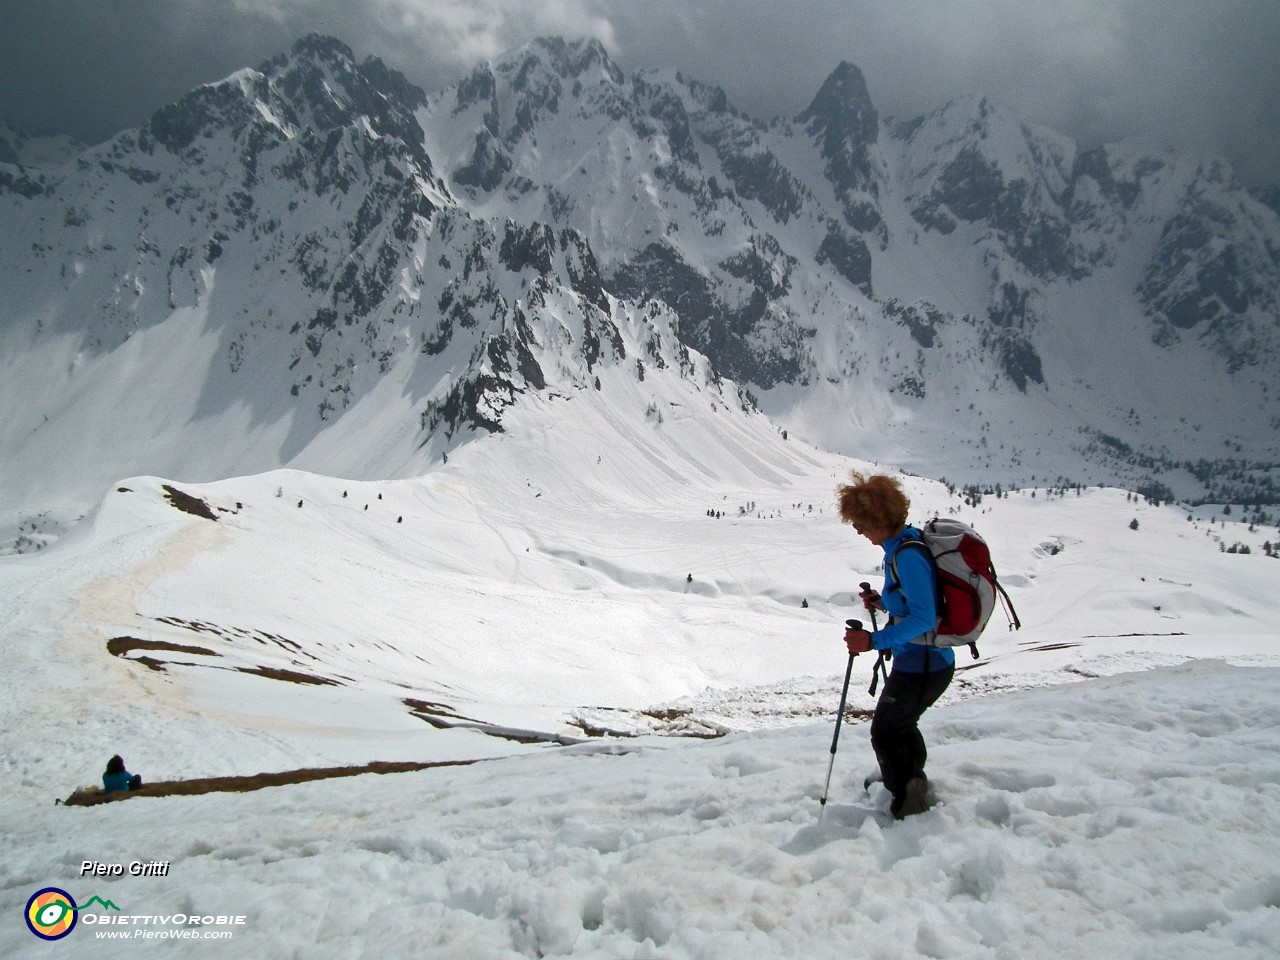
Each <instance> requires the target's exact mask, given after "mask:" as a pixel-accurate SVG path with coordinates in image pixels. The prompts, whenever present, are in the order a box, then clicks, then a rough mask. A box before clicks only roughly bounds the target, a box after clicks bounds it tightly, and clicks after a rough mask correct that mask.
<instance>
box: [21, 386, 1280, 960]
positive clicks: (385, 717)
mask: <svg viewBox="0 0 1280 960" xmlns="http://www.w3.org/2000/svg"><path fill="white" fill-rule="evenodd" d="M680 397H681V398H683V399H686V400H687V396H686V394H684V393H681V394H680ZM672 402H674V401H672ZM672 402H667V403H655V407H656V410H655V412H654V413H653V414H647V413H643V412H641V413H639V414H637V415H636V416H637V417H641V416H643V417H644V423H643V424H641V423H630V424H627V426H626V429H625V432H623V433H622V434H621V435H619V434H616V433H610V430H615V431H617V430H621V429H622V428H621V427H620V426H619V424H620V423H622V422H624V421H621V420H619V419H618V418H617V417H613V416H610V417H601V418H600V419H599V420H598V421H596V420H592V419H588V417H587V414H586V411H587V410H588V409H595V408H588V406H587V405H584V404H571V403H567V402H565V401H564V400H557V399H555V398H546V399H541V400H538V401H537V402H536V403H535V404H534V405H533V406H532V407H530V408H529V409H528V411H527V413H526V412H524V410H521V411H519V412H517V413H516V414H515V417H514V419H513V420H512V421H511V427H510V429H509V430H508V432H507V433H505V434H502V435H497V436H495V437H493V438H490V440H488V441H486V442H484V443H479V444H470V445H467V446H466V447H464V448H462V449H460V450H458V451H456V453H455V454H454V455H451V456H450V457H449V459H448V462H447V463H446V464H443V465H442V466H441V467H440V468H438V469H436V470H434V471H432V472H431V473H429V474H427V475H425V476H423V477H421V478H419V479H413V480H401V481H394V482H391V481H389V482H359V483H357V482H352V481H347V480H339V479H334V478H327V477H322V476H319V475H313V474H305V473H300V472H296V471H280V472H274V473H268V474H263V475H259V476H253V477H243V478H236V479H229V480H225V481H221V482H218V483H210V484H202V485H194V484H171V483H168V482H167V481H165V480H162V479H160V478H148V477H139V478H132V479H129V480H124V481H121V482H120V483H119V484H118V485H117V487H116V488H114V489H113V490H112V492H110V493H109V494H108V495H107V496H106V497H105V498H104V501H103V503H102V505H101V506H100V508H99V509H98V510H97V511H96V512H95V513H94V514H93V516H92V517H90V518H89V519H88V520H86V521H85V522H84V523H83V524H82V525H81V526H80V527H78V528H76V530H74V531H73V532H72V533H71V534H69V535H68V536H66V537H64V538H63V539H62V540H60V541H59V542H58V543H57V544H55V545H53V546H52V547H50V548H49V549H47V550H45V551H42V552H41V553H39V554H35V555H31V556H24V557H7V558H2V559H0V617H2V618H3V620H2V623H3V628H2V631H0V635H3V637H4V642H5V652H6V658H7V664H6V665H7V668H8V676H9V677H10V678H11V679H10V682H8V683H6V684H4V685H3V686H0V730H2V731H3V737H4V749H3V751H0V769H3V771H4V773H5V775H6V776H5V779H6V782H7V783H8V784H9V785H10V789H9V790H8V791H6V793H5V795H4V797H3V798H0V807H2V809H3V816H2V817H0V824H3V827H2V828H0V829H2V830H3V837H4V840H5V847H6V850H7V851H8V853H7V855H6V857H5V859H4V862H3V865H0V915H3V916H4V917H7V918H8V919H7V920H6V921H4V922H3V923H0V952H3V953H4V955H6V956H20V957H21V956H38V955H47V953H48V951H49V950H50V949H56V948H51V947H50V946H49V945H48V944H45V943H43V942H41V941H39V940H38V939H37V938H36V937H34V936H33V935H32V934H31V933H30V932H29V931H28V930H27V929H26V928H25V925H23V924H22V923H21V922H19V919H18V918H19V916H20V915H21V914H22V913H23V908H24V904H26V902H27V900H28V899H29V898H30V897H31V896H32V895H33V894H34V893H36V892H37V891H38V890H40V889H41V888H43V887H46V886H54V887H59V888H61V889H64V890H66V891H68V892H70V893H71V894H72V895H73V896H74V897H76V898H77V899H78V900H79V901H80V902H81V903H82V904H84V903H86V902H87V901H88V900H89V899H90V898H91V897H94V896H96V897H99V898H101V899H102V900H111V901H112V902H113V903H115V904H116V905H117V906H118V907H119V908H120V909H119V911H118V912H117V911H112V910H110V909H107V908H103V907H101V906H100V905H95V906H93V907H91V908H86V909H85V910H84V911H83V912H82V914H81V918H80V923H79V925H78V927H77V929H75V930H74V931H72V933H71V935H70V937H69V938H68V940H66V941H65V942H64V943H63V948H65V949H68V950H70V951H72V955H93V956H124V955H126V954H127V953H130V952H132V951H136V950H137V949H138V944H137V943H136V942H128V941H125V942H119V943H108V942H97V933H99V932H101V931H114V932H116V933H129V934H130V935H131V936H132V935H133V934H134V932H135V931H140V932H141V934H142V935H143V936H145V935H146V934H148V933H150V934H154V935H155V937H154V940H155V942H152V943H150V945H149V946H148V947H147V949H150V950H154V951H166V950H173V951H176V950H182V951H183V952H184V954H186V955H192V952H193V951H194V954H195V955H197V956H237V957H239V956H245V957H248V956H265V955H271V956H298V957H339V956H343V957H346V956H365V955H370V954H372V953H374V952H377V953H379V954H383V955H388V956H395V957H398V956H414V957H421V956H435V957H459V958H461V957H466V958H472V957H520V956H529V957H534V956H575V957H591V958H606V957H609V958H612V957H663V958H682V957H742V956H760V957H770V956H778V957H794V956H811V957H826V956H833V957H834V956H841V957H845V956H849V955H867V956H883V957H898V956H901V957H909V956H935V957H1005V956H1018V957H1047V956H1063V955H1066V956H1096V955H1098V954H1099V953H1101V952H1103V951H1108V952H1115V953H1118V954H1119V955H1124V956H1160V957H1162V958H1163V957H1180V956H1197V957H1199V956H1202V955H1204V954H1205V952H1211V953H1212V954H1213V955H1214V956H1219V957H1263V956H1271V955H1274V953H1275V950H1276V948H1277V946H1280V874H1278V873H1277V872H1276V867H1275V864H1276V862H1277V858H1276V854H1277V853H1280V849H1278V848H1277V841H1276V839H1275V838H1276V837H1277V836H1280V832H1278V831H1277V826H1280V824H1277V812H1278V811H1280V804H1278V803H1277V800H1278V799H1280V798H1278V796H1277V786H1276V785H1277V783H1280V775H1278V774H1280V764H1278V762H1277V760H1276V746H1277V742H1276V735H1275V729H1276V724H1277V720H1278V719H1280V716H1278V714H1280V686H1278V685H1277V683H1276V680H1277V668H1278V667H1280V648H1277V644H1276V641H1277V631H1276V629H1275V626H1274V625H1275V622H1276V612H1277V611H1276V602H1275V599H1274V589H1273V588H1274V582H1275V581H1274V576H1275V573H1274V566H1273V564H1274V560H1272V559H1270V558H1268V557H1265V556H1263V555H1262V551H1261V549H1260V548H1261V544H1262V541H1263V540H1267V539H1273V533H1272V532H1271V531H1266V530H1258V531H1251V530H1249V529H1248V528H1246V527H1245V526H1244V525H1239V524H1230V523H1227V524H1223V523H1222V522H1221V521H1214V520H1207V519H1200V518H1196V517H1192V516H1189V515H1188V514H1187V512H1186V511H1184V510H1182V509H1179V508H1175V507H1169V506H1166V507H1160V508H1156V507H1152V506H1149V505H1147V504H1145V503H1143V502H1140V501H1135V500H1133V499H1132V498H1131V497H1130V496H1129V495H1127V494H1125V493H1124V492H1123V491H1117V490H1091V491H1084V492H1081V493H1079V494H1077V493H1075V492H1071V493H1069V494H1068V495H1066V496H1061V495H1058V494H1049V493H1048V492H1046V491H1037V492H1034V493H1033V492H1032V491H1026V492H1019V493H1016V494H1013V495H1011V496H1009V497H1007V498H994V497H988V498H986V499H984V500H983V501H982V502H981V503H979V504H978V505H976V506H966V505H965V504H964V503H963V501H961V500H960V499H959V498H957V497H955V496H953V495H951V494H949V493H948V492H947V490H946V489H945V488H944V487H942V486H941V485H939V484H937V483H935V482H932V481H927V480H921V479H915V478H907V484H908V488H909V490H910V492H911V494H912V496H913V499H914V508H913V515H914V516H916V517H918V518H921V519H923V518H925V517H927V516H929V515H931V514H933V513H956V514H958V515H960V516H962V517H964V518H966V519H969V520H971V521H973V522H975V523H976V524H977V525H978V526H979V528H980V529H981V530H983V531H984V533H986V535H987V536H988V537H989V538H990V539H991V542H992V543H993V545H994V548H995V551H996V556H997V558H998V560H999V564H1000V569H1001V574H1002V579H1003V580H1004V582H1006V584H1007V585H1008V587H1009V589H1010V592H1011V594H1012V596H1013V598H1014V602H1015V603H1016V605H1017V607H1018V610H1019V613H1020V614H1021V615H1022V618H1023V620H1024V622H1025V624H1026V626H1025V627H1024V629H1023V630H1022V631H1021V632H1020V633H1015V634H1008V633H1004V632H1002V631H1000V630H999V628H998V626H997V627H996V628H995V629H993V630H992V631H991V633H990V634H989V636H988V637H987V638H985V639H984V643H983V652H984V659H983V660H982V661H980V662H979V663H978V664H977V665H971V664H970V663H969V662H968V661H967V659H966V658H965V657H963V656H962V659H961V664H962V666H965V667H966V668H967V669H965V670H963V671H962V672H961V673H959V674H958V676H957V680H956V682H955V684H953V687H952V689H951V691H950V692H949V694H948V696H947V697H946V699H945V700H944V702H943V703H942V704H940V705H939V706H938V707H937V708H936V709H935V710H933V711H931V713H930V715H929V717H928V722H927V724H926V726H927V736H928V738H929V741H930V745H931V761H930V763H931V767H930V769H931V773H932V775H933V778H934V780H935V783H936V786H937V790H938V793H939V795H940V797H941V800H942V804H941V805H940V806H939V807H938V808H937V809H935V810H934V811H932V812H930V813H929V814H926V815H924V816H921V817H919V818H917V819H915V820H911V821H907V822H905V823H901V824H895V823H893V822H892V821H891V820H889V819H888V817H887V815H886V814H885V812H884V811H885V809H886V805H887V802H886V798H885V797H884V796H883V794H882V793H881V792H880V791H879V790H878V788H873V792H872V794H871V796H869V797H866V796H863V794H862V788H861V782H862V778H863V776H864V775H865V774H866V773H867V772H869V771H870V769H871V768H872V758H871V754H870V748H869V744H868V743H867V739H866V727H865V725H862V724H857V725H854V726H851V727H849V728H848V729H847V731H846V733H845V736H844V737H843V738H842V740H841V749H840V753H839V755H838V757H837V776H836V778H835V780H834V781H833V787H832V800H831V803H830V804H829V805H828V810H827V816H826V818H825V821H824V823H823V824H822V825H821V826H819V824H818V822H817V820H818V810H819V807H818V802H817V797H818V793H819V792H820V790H821V785H822V780H823V776H824V773H825V768H826V764H827V761H828V759H829V753H828V750H829V743H830V736H831V729H832V728H831V722H832V719H833V714H834V708H835V705H836V702H837V699H838V695H839V684H840V675H841V672H842V670H843V667H844V663H845V655H844V648H843V646H842V645H841V644H840V641H839V637H840V632H841V628H840V623H841V621H842V620H843V619H844V618H845V617H847V616H855V615H858V614H857V611H856V610H855V609H854V606H853V601H852V596H851V591H852V589H853V586H854V585H855V584H856V583H857V582H858V581H860V580H862V579H876V578H877V576H878V571H877V569H876V568H877V565H878V557H877V553H878V551H877V550H876V549H875V548H873V547H871V546H870V545H868V544H865V543H862V542H861V541H859V540H858V539H857V538H855V537H854V535H853V534H852V533H851V532H850V531H848V529H847V528H844V527H842V526H841V525H840V524H839V523H838V522H837V521H836V519H835V518H834V516H833V513H832V509H831V502H832V491H833V489H834V487H835V485H836V483H837V482H839V479H840V478H841V477H842V476H843V475H844V474H845V472H846V471H847V470H848V469H849V468H850V467H851V466H856V465H857V464H855V463H853V462H851V461H846V460H843V459H840V458H836V457H833V456H829V455H826V454H822V453H820V452H817V451H814V450H812V449H809V448H805V447H803V446H801V445H800V444H798V443H795V442H794V441H791V442H784V441H783V440H782V439H781V438H780V437H779V436H778V434H777V432H776V429H775V428H774V427H773V426H772V425H771V424H769V422H768V421H767V420H765V419H764V418H763V417H757V418H753V417H744V416H742V415H741V414H735V415H734V416H731V417H730V416H726V417H724V418H723V419H722V420H721V421H719V422H717V421H716V419H715V417H714V416H706V415H703V414H701V413H699V415H696V416H693V415H689V416H686V415H684V413H683V412H682V410H681V409H680V408H679V407H677V406H673V405H672ZM711 402H712V401H711V400H708V403H711ZM623 407H624V408H625V409H638V407H637V405H635V404H632V403H629V402H628V403H625V404H624V405H623ZM659 413H661V416H660V417H659V416H658V414H659ZM709 424H710V425H712V426H709ZM166 487H168V488H170V489H169V490H166V489H165V488H166ZM183 495H185V496H186V497H190V498H191V499H185V498H184V496H183ZM178 505H182V506H185V507H186V508H187V509H194V510H196V511H197V512H200V511H201V510H206V509H207V511H208V513H209V516H208V517H202V516H196V515H195V514H193V513H190V512H185V511H184V510H182V509H179V508H178ZM708 512H713V513H716V512H718V513H721V514H722V516H721V517H719V518H715V517H712V516H709V515H708ZM210 517H216V519H210ZM1135 519H1136V520H1137V521H1138V529H1136V530H1135V529H1131V521H1132V520H1135ZM1237 543H1246V544H1249V545H1251V547H1252V551H1253V552H1252V553H1250V554H1240V553H1226V552H1224V548H1226V547H1231V546H1234V545H1236V544H1237ZM806 602H807V606H805V603H806ZM109 641H116V642H115V643H114V644H109ZM113 651H114V653H115V655H113ZM148 661H149V662H150V666H151V667H152V668H149V667H148ZM865 661H866V658H862V659H860V660H859V661H858V663H857V665H856V669H855V676H854V685H853V687H852V689H851V692H850V704H851V706H853V707H854V708H857V709H866V708H869V707H870V706H871V700H870V698H869V697H867V696H866V694H865V692H864V690H865V686H866V683H867V680H868V673H869V668H870V664H869V662H865ZM246 671H252V672H246ZM1134 671H1139V672H1134ZM315 681H329V682H323V683H318V682H315ZM1069 681H1070V683H1068V682H1069ZM588 730H590V731H593V732H595V733H600V732H601V731H602V730H604V731H609V732H611V735H608V736H588ZM515 733H519V734H520V736H521V739H520V740H519V741H517V740H513V739H510V737H511V736H512V735H513V734H515ZM679 734H691V735H694V736H697V737H704V736H713V735H718V734H723V736H721V737H720V738H719V739H715V740H712V741H710V742H705V741H703V740H700V739H686V738H682V737H680V736H678V735H679ZM539 737H541V738H542V739H541V740H539V739H538V738H539ZM114 752H120V753H121V754H123V755H124V757H125V758H126V760H127V761H128V763H129V765H130V767H131V769H132V770H133V771H134V772H139V773H141V774H142V775H143V776H144V777H145V778H147V779H148V780H152V781H154V780H169V779H176V778H180V777H209V776H218V775H232V774H237V775H247V774H254V773H258V772H260V771H279V770H289V769H296V768H301V767H318V766H332V765H338V764H360V763H367V762H370V761H375V760H383V761H388V760H414V761H434V760H454V761H463V760H474V761H482V762H477V763H475V764H473V765H470V766H462V767H450V768H440V769H429V770H424V771H422V772H418V773H401V774H391V775H386V776H373V775H369V776H363V777H357V778H354V779H343V780H333V781H325V782H317V783H311V784H305V785H299V786H291V787H278V788H272V789H268V790H264V791H259V792H256V793H248V794H226V793H213V794H208V795H205V796H199V797H187V798H182V797H169V798H137V799H134V800H131V801H129V802H127V803H124V804H108V805H104V806H99V807H90V808H63V807H56V806H54V805H53V800H54V799H55V798H58V797H64V796H66V795H67V794H69V793H70V792H71V790H72V788H74V787H76V786H78V785H81V784H89V783H93V782H96V781H97V778H98V776H99V774H100V771H101V767H102V765H103V763H104V762H105V759H106V757H107V756H109V755H110V754H111V753H114ZM85 860H89V861H99V862H103V863H121V864H124V865H126V866H127V865H128V864H129V863H130V862H132V861H135V860H136V861H139V862H143V863H148V862H150V861H153V860H155V861H162V862H168V863H170V864H171V869H170V870H169V871H168V874H167V875H166V876H139V877H131V876H128V875H127V874H126V875H125V876H123V877H120V878H110V877H92V876H81V875H80V871H81V866H82V863H83V862H84V861H85ZM175 915H181V916H182V917H184V918H189V917H190V916H193V915H195V916H206V915H207V916H213V917H215V918H216V917H217V916H220V915H228V916H243V917H244V918H245V920H244V922H243V923H242V924H238V925H234V926H232V927H219V926H218V925H216V924H215V925H213V926H211V927H198V926H192V925H191V924H190V923H189V922H187V923H185V924H175V923H174V921H173V919H172V918H173V917H174V916H175ZM126 916H155V917H163V918H166V919H164V920H153V921H149V922H144V921H133V922H132V924H128V923H120V924H111V923H106V922H104V923H102V924H99V923H98V922H97V921H100V920H106V919H114V920H119V918H121V917H126ZM91 918H92V919H91ZM219 931H221V932H230V933H232V934H233V938H232V940H231V942H229V943H228V942H222V941H216V942H213V941H186V940H179V941H176V943H175V941H174V939H173V938H174V937H175V935H176V934H178V933H183V932H185V933H192V934H203V933H208V932H219ZM91 941H94V942H92V944H91V945H90V943H91ZM166 944H167V945H166Z"/></svg>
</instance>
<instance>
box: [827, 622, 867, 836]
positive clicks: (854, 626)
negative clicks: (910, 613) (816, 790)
mask: <svg viewBox="0 0 1280 960" xmlns="http://www.w3.org/2000/svg"><path fill="white" fill-rule="evenodd" d="M845 625H846V626H848V627H849V628H850V629H851V630H861V629H862V621H861V620H846V621H845ZM857 657H858V655H857V654H856V653H851V654H849V665H848V666H847V667H845V668H844V686H843V687H842V688H841V689H840V709H839V710H838V711H837V712H836V732H835V733H834V734H833V735H832V737H831V761H830V762H829V763H828V764H827V782H826V784H825V785H824V786H823V788H822V798H821V799H820V800H819V803H820V804H821V809H820V810H819V811H818V826H822V818H823V816H824V815H825V814H826V812H827V793H828V792H829V791H830V790H831V771H832V770H834V769H835V766H836V746H837V744H839V743H840V726H841V724H843V723H844V705H845V701H846V700H847V699H848V697H849V678H850V677H851V676H852V675H853V661H854V660H856V659H857Z"/></svg>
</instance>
